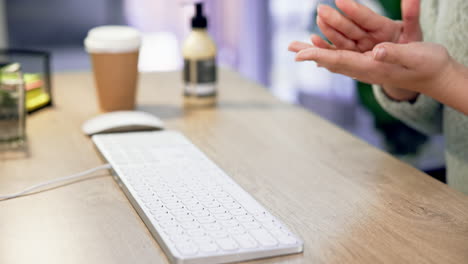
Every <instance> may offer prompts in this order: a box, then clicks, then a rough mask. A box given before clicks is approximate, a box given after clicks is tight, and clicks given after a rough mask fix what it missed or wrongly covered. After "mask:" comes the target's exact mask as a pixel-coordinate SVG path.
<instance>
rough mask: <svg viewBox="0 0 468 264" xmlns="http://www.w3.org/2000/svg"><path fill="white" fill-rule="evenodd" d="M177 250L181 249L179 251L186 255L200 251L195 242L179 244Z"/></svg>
mask: <svg viewBox="0 0 468 264" xmlns="http://www.w3.org/2000/svg"><path fill="white" fill-rule="evenodd" d="M177 250H179V252H180V253H181V254H182V255H185V256H191V255H195V254H197V252H198V248H197V246H196V245H195V244H193V243H180V244H177Z"/></svg>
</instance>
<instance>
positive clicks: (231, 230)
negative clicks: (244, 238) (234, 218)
mask: <svg viewBox="0 0 468 264" xmlns="http://www.w3.org/2000/svg"><path fill="white" fill-rule="evenodd" d="M227 231H228V232H229V234H233V235H238V234H244V233H245V232H246V231H245V228H243V227H242V226H235V227H231V228H228V229H227Z"/></svg>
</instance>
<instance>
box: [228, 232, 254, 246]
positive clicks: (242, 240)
mask: <svg viewBox="0 0 468 264" xmlns="http://www.w3.org/2000/svg"><path fill="white" fill-rule="evenodd" d="M233 237H234V239H235V240H236V241H237V243H239V245H240V247H241V248H256V247H257V245H258V243H257V241H255V239H254V238H253V237H252V236H251V235H249V234H240V235H234V236H233Z"/></svg>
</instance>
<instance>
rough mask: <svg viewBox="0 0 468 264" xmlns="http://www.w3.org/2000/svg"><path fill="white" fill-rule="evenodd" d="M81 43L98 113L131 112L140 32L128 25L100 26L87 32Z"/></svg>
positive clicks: (134, 93) (136, 78) (133, 101)
mask: <svg viewBox="0 0 468 264" xmlns="http://www.w3.org/2000/svg"><path fill="white" fill-rule="evenodd" d="M84 44H85V48H86V51H87V52H88V53H89V54H90V57H91V62H92V67H93V73H94V81H95V86H96V93H97V97H98V102H99V108H100V110H101V111H103V112H110V111H117V110H132V109H134V108H135V104H136V92H137V82H138V55H139V50H140V45H141V36H140V33H139V32H138V31H137V30H136V29H134V28H131V27H127V26H101V27H96V28H93V29H91V30H90V31H89V32H88V35H87V37H86V39H85V41H84Z"/></svg>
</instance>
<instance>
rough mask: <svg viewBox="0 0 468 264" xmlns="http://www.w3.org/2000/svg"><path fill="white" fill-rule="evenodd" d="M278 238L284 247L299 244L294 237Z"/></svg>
mask: <svg viewBox="0 0 468 264" xmlns="http://www.w3.org/2000/svg"><path fill="white" fill-rule="evenodd" d="M276 238H277V239H278V241H279V242H280V243H281V244H284V245H293V244H296V243H297V239H295V238H294V237H292V236H287V235H284V236H278V237H276Z"/></svg>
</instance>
